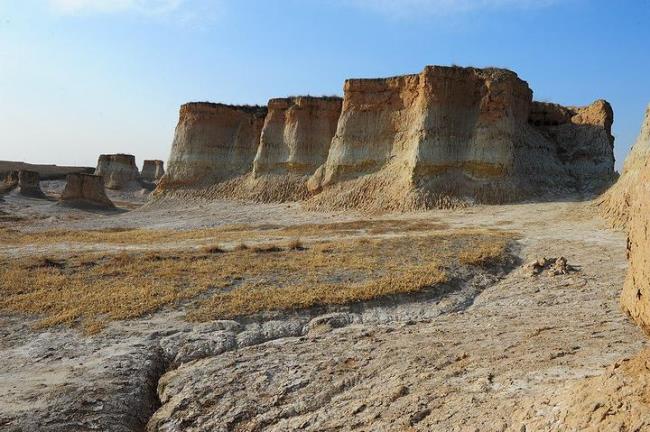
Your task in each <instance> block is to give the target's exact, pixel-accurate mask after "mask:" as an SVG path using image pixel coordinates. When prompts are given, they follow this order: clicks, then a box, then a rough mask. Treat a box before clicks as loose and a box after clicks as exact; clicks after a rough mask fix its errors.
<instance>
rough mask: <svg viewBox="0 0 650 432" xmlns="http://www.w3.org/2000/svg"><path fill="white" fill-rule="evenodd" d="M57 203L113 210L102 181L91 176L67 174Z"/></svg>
mask: <svg viewBox="0 0 650 432" xmlns="http://www.w3.org/2000/svg"><path fill="white" fill-rule="evenodd" d="M59 202H60V203H62V204H64V205H67V206H71V207H80V208H86V207H92V208H109V209H110V208H114V207H115V205H114V204H113V202H112V201H111V200H110V199H109V198H108V197H107V196H106V192H105V190H104V179H103V177H101V176H98V175H93V174H68V177H67V179H66V184H65V189H64V190H63V193H62V194H61V197H60V198H59Z"/></svg>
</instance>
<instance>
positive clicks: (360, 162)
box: [159, 66, 614, 210]
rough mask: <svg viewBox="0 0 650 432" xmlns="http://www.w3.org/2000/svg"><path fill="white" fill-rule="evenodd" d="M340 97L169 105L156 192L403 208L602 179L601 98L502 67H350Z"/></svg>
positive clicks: (608, 159)
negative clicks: (398, 71) (569, 97)
mask: <svg viewBox="0 0 650 432" xmlns="http://www.w3.org/2000/svg"><path fill="white" fill-rule="evenodd" d="M340 104H341V102H340V100H338V99H337V98H311V97H296V98H288V99H272V100H271V101H270V102H269V106H268V115H267V114H266V113H267V109H265V108H259V107H254V108H251V107H233V106H226V105H221V104H206V103H190V104H186V105H183V106H182V107H181V113H180V120H179V124H178V126H177V128H176V135H175V138H174V143H173V146H172V151H171V155H170V160H169V167H168V168H169V172H168V174H167V175H166V176H165V177H164V180H163V182H162V187H160V188H159V192H164V191H169V190H172V189H175V188H178V187H180V186H182V187H185V188H187V189H198V190H206V189H205V188H206V187H207V186H210V187H211V188H210V190H211V193H206V194H205V195H206V196H207V197H212V196H215V197H216V196H232V197H239V198H245V199H251V200H253V201H285V200H299V199H308V206H309V207H312V208H361V209H379V210H410V209H418V208H430V207H449V206H454V205H464V204H466V203H471V202H482V203H504V202H511V201H517V200H522V199H540V198H541V199H543V198H544V197H546V196H553V197H557V196H559V195H561V196H567V195H571V194H576V193H578V194H593V193H596V192H599V191H601V190H602V189H603V188H605V187H606V186H608V185H609V184H611V182H612V180H613V178H614V157H613V141H614V138H613V137H612V135H611V126H612V122H613V112H612V109H611V107H610V105H609V104H608V103H607V102H605V101H603V100H598V101H596V102H594V103H593V104H591V105H589V106H586V107H563V106H560V105H556V104H550V103H540V102H534V101H533V99H532V91H531V89H530V88H529V87H528V84H527V83H526V82H525V81H523V80H521V79H520V78H519V77H518V76H517V74H516V73H514V72H511V71H509V70H505V69H495V68H488V69H477V68H461V67H441V66H428V67H426V68H425V69H424V70H423V71H422V72H421V73H420V74H415V75H404V76H398V77H392V78H383V79H351V80H348V81H346V83H345V86H344V98H343V102H342V107H340ZM339 107H340V108H339ZM339 110H340V111H341V112H340V116H338V115H337V113H338V111H339ZM264 116H266V119H265V120H264V121H262V118H263V117H264ZM262 123H263V125H264V126H263V127H262V126H261V125H262ZM330 136H331V138H332V139H331V141H330ZM254 155H255V156H254ZM321 162H322V164H320V163H321ZM319 164H320V166H319ZM242 175H245V177H246V178H245V179H238V180H237V181H234V182H233V181H232V179H234V178H236V177H239V176H242ZM278 176H280V177H279V178H281V179H282V181H277V180H278ZM307 176H309V179H308V181H307V182H306V183H304V178H306V177H307ZM288 177H290V178H291V181H288V180H287V178H288ZM269 178H272V179H274V180H275V181H274V182H272V181H267V180H268V179H269ZM224 182H225V183H224ZM215 185H216V186H215Z"/></svg>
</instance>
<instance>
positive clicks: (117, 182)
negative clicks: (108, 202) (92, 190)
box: [95, 153, 140, 189]
mask: <svg viewBox="0 0 650 432" xmlns="http://www.w3.org/2000/svg"><path fill="white" fill-rule="evenodd" d="M95 175H98V176H102V177H103V178H104V184H105V185H106V187H107V188H109V189H124V188H126V187H128V186H129V184H130V183H131V182H134V181H137V180H138V179H139V178H140V171H138V167H137V166H136V165H135V156H133V155H128V154H122V153H118V154H110V155H108V154H103V155H100V156H99V160H98V161H97V168H96V169H95Z"/></svg>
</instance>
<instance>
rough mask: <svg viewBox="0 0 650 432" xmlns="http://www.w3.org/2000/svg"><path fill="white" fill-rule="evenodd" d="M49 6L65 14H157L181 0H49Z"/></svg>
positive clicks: (167, 10) (179, 4)
mask: <svg viewBox="0 0 650 432" xmlns="http://www.w3.org/2000/svg"><path fill="white" fill-rule="evenodd" d="M49 3H50V7H51V8H52V9H53V10H54V11H55V12H58V13H61V14H65V15H75V14H94V13H122V12H136V13H142V14H150V15H158V14H164V13H169V12H173V11H175V10H177V9H178V8H179V7H181V6H182V4H183V3H184V1H183V0H49Z"/></svg>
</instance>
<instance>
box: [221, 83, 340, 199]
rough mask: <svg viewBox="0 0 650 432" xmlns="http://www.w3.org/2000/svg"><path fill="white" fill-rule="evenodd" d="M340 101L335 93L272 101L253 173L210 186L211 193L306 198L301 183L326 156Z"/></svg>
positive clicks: (251, 197) (303, 184) (252, 197)
mask: <svg viewBox="0 0 650 432" xmlns="http://www.w3.org/2000/svg"><path fill="white" fill-rule="evenodd" d="M342 102H343V100H342V99H341V98H338V97H311V96H297V97H290V98H283V99H271V100H270V101H269V103H268V114H267V116H266V118H265V121H264V127H263V128H262V133H261V136H260V143H259V146H258V148H257V153H256V155H255V160H254V161H253V170H252V172H251V173H249V174H247V175H244V176H241V177H238V178H236V179H233V180H231V181H228V182H224V183H222V184H219V185H217V186H215V187H214V188H213V189H214V193H215V195H217V196H223V197H229V198H239V199H246V200H252V201H258V202H284V201H298V200H302V199H306V198H308V197H309V196H310V193H309V191H308V190H307V187H306V181H307V179H308V177H309V176H310V175H311V174H312V173H313V172H314V171H315V170H316V169H317V168H318V167H319V166H320V165H321V164H323V163H324V162H325V161H326V160H327V154H328V152H329V147H330V143H331V141H332V137H333V136H334V133H335V132H336V125H337V122H338V119H339V115H340V114H341V105H342Z"/></svg>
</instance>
